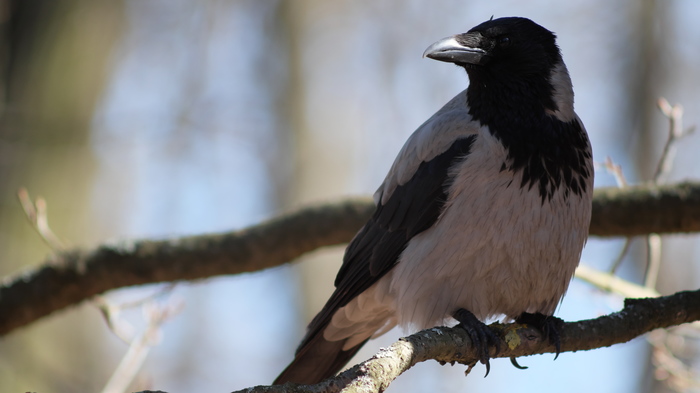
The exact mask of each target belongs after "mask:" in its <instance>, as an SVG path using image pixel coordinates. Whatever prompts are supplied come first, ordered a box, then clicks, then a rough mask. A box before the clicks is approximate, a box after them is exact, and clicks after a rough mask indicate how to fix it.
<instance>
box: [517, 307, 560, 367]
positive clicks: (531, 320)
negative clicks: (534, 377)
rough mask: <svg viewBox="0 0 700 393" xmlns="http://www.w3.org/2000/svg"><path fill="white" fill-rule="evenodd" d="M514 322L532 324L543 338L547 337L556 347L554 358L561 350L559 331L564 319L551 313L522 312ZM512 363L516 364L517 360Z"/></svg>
mask: <svg viewBox="0 0 700 393" xmlns="http://www.w3.org/2000/svg"><path fill="white" fill-rule="evenodd" d="M515 322H516V323H519V324H521V325H530V326H533V327H535V328H536V329H538V330H539V331H540V332H542V335H544V338H545V339H547V340H548V341H549V343H550V344H552V345H554V348H555V349H556V352H555V355H554V360H556V359H557V358H558V357H559V353H560V352H561V336H560V334H559V332H560V331H561V329H562V327H563V326H564V320H562V319H561V318H557V317H555V316H552V315H544V314H541V313H535V314H530V313H527V312H524V313H522V314H520V316H519V317H517V318H516V319H515ZM512 362H513V359H511V363H512ZM514 364H517V362H515V363H514ZM516 367H517V366H516Z"/></svg>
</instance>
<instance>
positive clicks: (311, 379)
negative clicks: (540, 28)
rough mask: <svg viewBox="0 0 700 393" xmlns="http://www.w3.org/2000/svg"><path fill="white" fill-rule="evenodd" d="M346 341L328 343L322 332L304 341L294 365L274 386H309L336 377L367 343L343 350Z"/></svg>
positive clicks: (286, 369)
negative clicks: (290, 383)
mask: <svg viewBox="0 0 700 393" xmlns="http://www.w3.org/2000/svg"><path fill="white" fill-rule="evenodd" d="M346 341H347V339H344V340H338V341H328V340H326V339H325V338H323V332H322V331H321V332H317V333H316V334H315V335H313V337H310V338H309V339H308V340H304V344H303V345H302V346H301V347H300V348H299V349H298V350H297V353H296V355H295V356H294V360H293V361H292V363H290V364H289V366H287V368H285V369H284V371H282V373H281V374H280V375H279V376H278V377H277V379H275V382H274V384H275V385H279V384H283V383H286V382H294V383H299V384H305V385H309V384H315V383H319V382H321V381H323V380H324V379H326V378H330V377H332V376H334V375H335V374H336V373H337V372H338V371H340V370H341V369H342V368H343V366H345V365H346V364H347V363H348V361H350V358H352V357H353V356H355V354H356V353H357V351H359V350H360V348H362V346H363V345H364V344H365V343H366V342H367V340H365V341H363V342H361V343H359V344H358V345H356V346H354V347H352V348H350V349H347V350H343V346H344V345H345V342H346Z"/></svg>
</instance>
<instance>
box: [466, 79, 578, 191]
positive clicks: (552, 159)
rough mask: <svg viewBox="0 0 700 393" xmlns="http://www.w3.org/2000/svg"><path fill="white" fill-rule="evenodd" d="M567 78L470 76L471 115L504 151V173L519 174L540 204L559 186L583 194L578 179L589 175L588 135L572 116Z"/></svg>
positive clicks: (571, 99)
mask: <svg viewBox="0 0 700 393" xmlns="http://www.w3.org/2000/svg"><path fill="white" fill-rule="evenodd" d="M564 70H565V69H564ZM566 76H567V78H560V80H558V81H556V82H557V83H559V84H560V86H557V87H555V86H553V84H552V81H553V78H546V77H540V78H537V77H532V78H517V79H516V78H512V77H511V78H508V77H499V78H490V77H489V76H488V75H479V74H478V73H474V72H470V73H469V77H470V84H469V88H468V89H467V104H468V106H469V113H470V114H471V115H472V117H473V118H474V119H475V120H477V121H479V122H480V123H481V124H482V125H484V126H487V127H488V129H489V131H490V132H491V134H492V135H493V136H495V137H496V138H498V139H499V140H500V141H501V143H502V144H503V146H504V147H505V148H506V149H507V151H508V160H507V161H506V162H504V163H503V167H502V168H503V170H506V169H507V170H511V171H513V172H520V171H522V173H523V177H522V184H520V186H521V187H529V188H532V187H536V188H537V189H538V190H539V192H540V195H541V197H542V200H543V202H544V201H545V200H547V199H550V198H551V197H552V195H553V193H554V191H556V190H557V189H558V188H559V187H560V186H562V185H563V186H565V187H566V188H567V195H568V194H569V192H571V193H572V194H579V195H580V194H581V193H582V192H586V191H587V190H586V185H585V182H584V181H583V180H581V179H585V178H587V177H588V176H591V174H590V173H589V168H588V165H587V160H590V157H591V155H590V147H589V144H588V137H587V135H586V133H585V131H584V129H583V128H582V126H581V124H580V122H579V121H578V120H577V118H576V115H575V114H574V111H573V92H572V89H571V82H570V80H569V79H568V74H566ZM566 82H568V86H566V85H565V83H566Z"/></svg>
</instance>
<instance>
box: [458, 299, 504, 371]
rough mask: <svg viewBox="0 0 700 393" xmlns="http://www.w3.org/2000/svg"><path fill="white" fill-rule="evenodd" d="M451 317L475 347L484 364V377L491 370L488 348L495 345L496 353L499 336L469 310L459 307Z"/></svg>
mask: <svg viewBox="0 0 700 393" xmlns="http://www.w3.org/2000/svg"><path fill="white" fill-rule="evenodd" d="M452 317H453V318H454V319H456V320H457V321H458V322H459V326H461V327H462V328H463V329H464V330H466V331H467V334H468V335H469V338H470V339H471V340H472V345H473V346H474V348H475V349H476V353H477V355H478V357H479V362H480V363H481V364H483V365H485V366H486V375H484V377H486V376H487V375H489V371H491V364H490V362H489V360H490V359H491V355H490V354H489V348H490V347H491V346H495V347H496V352H495V353H494V355H496V354H498V352H500V351H501V338H500V337H499V336H498V335H497V334H496V333H494V331H493V330H491V328H489V327H488V326H486V324H485V323H483V322H481V321H480V320H479V319H478V318H477V317H476V316H475V315H474V314H472V312H471V311H468V310H465V309H463V308H460V309H459V310H457V311H455V313H454V314H452Z"/></svg>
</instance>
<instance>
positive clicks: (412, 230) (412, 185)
mask: <svg viewBox="0 0 700 393" xmlns="http://www.w3.org/2000/svg"><path fill="white" fill-rule="evenodd" d="M475 139H476V135H470V136H468V137H465V138H461V139H458V140H456V141H455V142H454V143H453V144H452V145H451V146H450V148H449V149H448V150H447V151H445V152H444V153H442V154H440V155H438V156H437V157H435V158H433V159H432V160H430V161H426V162H422V163H421V164H420V166H419V167H418V169H417V170H416V173H415V174H414V175H413V177H412V178H411V180H409V181H408V182H407V183H405V184H403V185H400V186H398V187H396V189H395V190H394V192H393V193H392V194H391V197H390V198H389V200H388V201H387V202H386V203H385V204H382V203H381V201H380V202H379V204H378V206H377V209H376V210H375V212H374V215H373V216H372V218H370V220H369V221H368V222H367V224H365V226H364V227H363V228H362V229H361V230H360V231H359V232H358V233H357V235H355V238H354V239H353V240H352V241H351V242H350V244H349V245H348V247H347V249H346V251H345V256H344V258H343V265H342V266H341V268H340V271H339V272H338V276H337V277H336V280H335V286H336V290H335V291H334V292H333V295H331V297H330V299H328V302H327V303H326V305H325V306H324V307H323V309H322V310H321V312H319V313H318V315H316V317H315V318H314V319H313V320H312V321H311V323H310V324H309V328H308V331H307V334H306V336H305V337H304V340H303V341H302V342H301V344H300V345H299V348H298V349H297V352H296V357H295V359H294V361H293V362H292V364H290V365H289V367H287V369H286V370H285V371H284V372H283V373H282V374H281V375H280V376H279V377H278V378H277V380H276V381H275V383H283V382H287V381H292V382H297V383H314V381H315V382H318V381H321V380H323V379H325V378H328V377H330V376H333V375H334V374H335V373H337V372H338V371H339V370H340V369H341V368H342V367H343V366H344V365H345V363H347V361H349V360H350V358H351V357H352V356H353V355H354V354H355V353H356V352H357V350H359V349H360V347H361V346H362V345H363V344H364V342H363V343H362V344H359V345H357V346H355V347H353V348H351V349H349V350H346V351H343V350H342V347H343V344H344V341H345V340H342V341H336V342H328V341H325V340H324V339H323V330H324V329H325V327H326V326H327V325H328V323H330V320H331V318H332V317H333V314H335V312H336V311H337V310H338V309H339V308H341V307H343V306H345V305H346V304H348V302H350V301H351V300H352V299H353V298H355V297H356V296H357V295H359V294H360V293H362V292H363V291H365V290H366V289H367V288H369V287H370V286H372V284H374V283H375V282H377V280H379V279H380V278H381V277H382V276H383V275H384V274H386V273H387V272H388V271H389V270H391V268H392V267H394V265H395V264H396V263H397V261H398V258H399V255H401V253H402V252H403V250H404V249H405V248H406V245H407V244H408V242H409V241H410V240H411V238H412V237H413V236H415V235H417V234H419V233H421V232H423V231H424V230H426V229H428V228H430V227H431V226H432V225H433V224H434V223H435V221H437V219H438V216H439V215H440V212H441V210H442V207H443V205H444V203H445V201H446V199H447V187H448V186H449V179H448V177H449V169H450V167H452V165H453V164H454V163H455V162H456V161H458V160H460V159H463V158H464V157H465V156H466V155H468V154H469V151H470V149H471V147H472V144H473V143H474V140H475ZM311 374H313V375H311Z"/></svg>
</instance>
